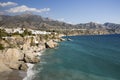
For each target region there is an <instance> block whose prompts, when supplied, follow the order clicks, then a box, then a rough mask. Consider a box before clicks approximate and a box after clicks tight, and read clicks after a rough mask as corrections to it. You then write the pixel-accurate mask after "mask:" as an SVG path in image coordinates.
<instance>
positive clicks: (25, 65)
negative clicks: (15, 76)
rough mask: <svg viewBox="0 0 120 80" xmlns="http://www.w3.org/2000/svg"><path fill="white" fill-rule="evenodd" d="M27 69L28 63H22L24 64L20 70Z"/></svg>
mask: <svg viewBox="0 0 120 80" xmlns="http://www.w3.org/2000/svg"><path fill="white" fill-rule="evenodd" d="M27 69H28V66H27V64H25V63H22V64H21V65H20V70H23V71H27Z"/></svg>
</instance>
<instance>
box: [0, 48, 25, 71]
mask: <svg viewBox="0 0 120 80" xmlns="http://www.w3.org/2000/svg"><path fill="white" fill-rule="evenodd" d="M23 58H24V54H23V53H21V52H20V50H19V49H17V48H9V49H7V50H4V51H3V53H1V54H0V62H3V63H4V64H3V66H5V67H6V68H8V69H15V70H19V69H20V67H21V64H22V63H21V60H23ZM0 70H1V69H0ZM3 70H4V69H3Z"/></svg>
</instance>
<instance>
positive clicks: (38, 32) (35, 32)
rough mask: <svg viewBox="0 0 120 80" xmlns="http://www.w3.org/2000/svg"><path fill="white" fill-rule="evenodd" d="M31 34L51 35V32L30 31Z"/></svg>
mask: <svg viewBox="0 0 120 80" xmlns="http://www.w3.org/2000/svg"><path fill="white" fill-rule="evenodd" d="M31 32H32V34H51V32H46V31H38V30H31Z"/></svg>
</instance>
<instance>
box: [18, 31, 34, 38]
mask: <svg viewBox="0 0 120 80" xmlns="http://www.w3.org/2000/svg"><path fill="white" fill-rule="evenodd" d="M27 35H32V32H31V31H28V29H25V30H24V32H23V33H22V34H20V36H21V37H24V36H27Z"/></svg>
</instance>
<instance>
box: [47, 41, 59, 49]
mask: <svg viewBox="0 0 120 80" xmlns="http://www.w3.org/2000/svg"><path fill="white" fill-rule="evenodd" d="M45 46H46V48H54V47H56V46H58V43H56V42H54V41H53V40H50V41H48V42H46V43H45Z"/></svg>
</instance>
